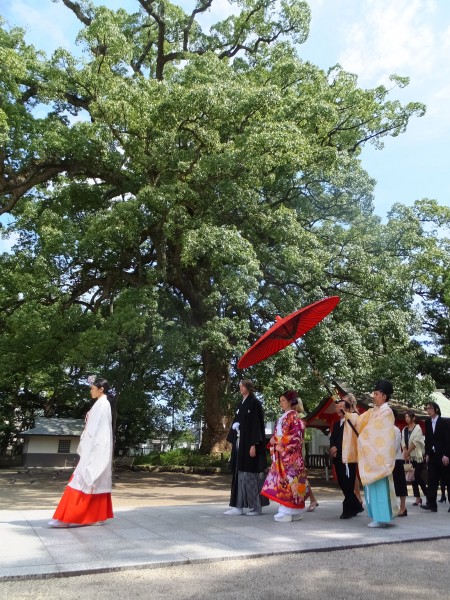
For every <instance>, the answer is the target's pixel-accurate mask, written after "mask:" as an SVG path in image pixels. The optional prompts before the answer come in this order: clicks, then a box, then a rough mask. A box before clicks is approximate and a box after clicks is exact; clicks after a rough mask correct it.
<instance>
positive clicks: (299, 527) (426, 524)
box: [0, 500, 450, 580]
mask: <svg viewBox="0 0 450 600" xmlns="http://www.w3.org/2000/svg"><path fill="white" fill-rule="evenodd" d="M408 504H409V503H408ZM226 508H227V507H226V505H224V504H203V505H198V504H197V505H189V506H159V507H139V508H122V509H118V510H116V511H115V515H116V516H115V518H114V519H112V520H111V521H108V522H107V523H106V524H105V525H102V526H95V527H77V528H70V529H50V528H48V527H47V521H48V520H49V519H50V517H51V514H52V511H49V510H24V511H12V510H8V511H0V539H1V542H2V543H1V545H0V580H1V579H3V580H5V579H11V578H33V577H46V576H58V575H69V574H72V575H75V574H85V573H101V572H107V571H112V570H120V569H127V568H131V567H134V568H136V567H157V566H158V567H160V566H164V565H182V564H190V563H196V562H202V561H208V562H209V561H217V560H227V559H230V558H240V557H247V558H250V557H258V556H264V555H266V556H269V555H274V554H282V553H289V552H314V551H321V550H332V549H346V548H354V547H363V546H368V545H374V544H387V543H393V542H405V541H411V540H414V541H417V540H429V539H438V538H450V514H449V513H448V512H447V508H446V505H444V508H443V509H441V510H440V511H439V512H438V513H437V514H433V513H429V512H428V511H424V510H421V509H420V508H418V507H412V506H409V507H408V512H409V515H408V517H406V518H403V519H396V520H395V525H393V526H391V527H388V528H385V529H369V528H368V527H366V525H367V523H368V522H369V519H368V517H367V516H366V514H365V513H362V514H361V515H359V516H358V517H355V518H353V519H350V520H346V521H343V520H340V519H339V514H340V512H341V502H340V501H337V500H326V501H321V502H320V506H319V507H318V508H317V510H316V511H315V512H313V513H305V515H304V518H303V520H302V521H297V522H292V523H276V522H275V521H274V520H273V515H274V513H275V512H276V506H275V505H273V504H272V505H271V506H270V507H268V508H265V509H264V514H263V515H262V516H256V517H247V516H238V517H230V516H225V515H224V514H223V511H224V510H226Z"/></svg>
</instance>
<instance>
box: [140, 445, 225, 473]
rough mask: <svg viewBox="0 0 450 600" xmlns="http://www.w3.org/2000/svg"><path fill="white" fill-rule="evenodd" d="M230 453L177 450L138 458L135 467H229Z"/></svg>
mask: <svg viewBox="0 0 450 600" xmlns="http://www.w3.org/2000/svg"><path fill="white" fill-rule="evenodd" d="M229 459H230V453H229V452H222V453H216V454H200V452H198V451H195V450H188V449H186V448H177V449H176V450H168V451H167V452H152V453H151V454H146V455H145V456H136V458H135V461H134V464H135V465H149V466H164V467H166V466H167V467H169V466H173V467H175V466H185V467H222V468H224V467H227V465H228V461H229Z"/></svg>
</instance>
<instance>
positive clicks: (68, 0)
mask: <svg viewBox="0 0 450 600" xmlns="http://www.w3.org/2000/svg"><path fill="white" fill-rule="evenodd" d="M62 1H63V4H65V6H67V8H70V10H71V11H72V12H73V13H74V14H75V15H76V17H77V18H78V19H79V20H80V21H81V22H82V23H84V25H86V26H87V27H89V25H90V24H91V23H92V19H91V18H90V17H88V16H87V15H85V14H84V12H83V11H82V9H81V6H80V5H79V4H78V2H71V0H62Z"/></svg>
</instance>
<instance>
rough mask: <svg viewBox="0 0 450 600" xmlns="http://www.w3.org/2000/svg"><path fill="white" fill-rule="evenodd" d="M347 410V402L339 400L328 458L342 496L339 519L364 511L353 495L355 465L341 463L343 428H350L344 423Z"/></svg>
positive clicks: (348, 406)
mask: <svg viewBox="0 0 450 600" xmlns="http://www.w3.org/2000/svg"><path fill="white" fill-rule="evenodd" d="M349 410H350V403H349V402H347V401H345V400H341V402H338V403H336V413H337V414H338V416H339V421H336V423H335V424H334V425H333V429H332V431H331V435H330V456H331V457H332V459H333V465H334V468H335V470H336V477H337V480H338V484H339V487H340V488H341V490H342V492H343V494H344V501H343V502H342V514H341V516H340V518H341V519H351V518H352V517H355V516H356V515H357V514H358V513H360V512H362V511H363V510H364V509H363V507H362V505H361V502H360V501H359V500H358V498H357V497H356V494H355V478H356V463H348V464H345V463H343V462H342V438H343V435H344V427H350V425H349V424H348V423H347V424H346V423H345V419H344V411H346V412H348V411H349Z"/></svg>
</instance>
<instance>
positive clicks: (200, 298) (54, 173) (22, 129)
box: [0, 0, 429, 451]
mask: <svg viewBox="0 0 450 600" xmlns="http://www.w3.org/2000/svg"><path fill="white" fill-rule="evenodd" d="M213 1H214V0H203V1H202V0H198V2H197V4H196V6H195V9H194V10H193V11H192V13H190V14H187V13H186V12H185V11H184V10H182V9H181V8H180V7H179V6H177V5H175V4H172V3H170V2H166V1H164V0H162V1H160V2H158V3H156V2H153V1H151V0H148V1H144V0H140V1H139V2H137V4H136V12H134V13H131V14H130V13H127V12H126V11H124V10H122V9H120V10H118V11H111V10H109V9H108V8H106V7H103V6H101V7H97V6H94V5H93V4H92V3H90V2H87V1H83V2H79V3H75V2H70V1H69V0H63V3H64V4H65V5H66V6H67V8H68V10H71V11H73V12H74V13H75V14H76V16H77V17H78V19H79V21H80V32H79V35H78V41H79V43H80V45H81V48H82V53H81V55H80V56H75V55H73V54H70V53H69V52H67V51H65V50H57V51H56V52H55V53H54V54H53V56H52V57H51V58H46V57H45V56H43V54H42V53H39V52H37V51H36V50H35V49H34V48H32V47H30V46H28V45H27V44H26V43H25V41H24V38H23V32H22V31H21V30H18V29H12V30H9V29H7V28H6V27H3V28H2V29H1V30H0V35H1V36H2V39H1V42H2V43H1V45H0V47H1V49H0V52H1V55H0V74H1V81H0V85H1V87H0V94H1V107H0V144H1V145H0V164H1V167H0V168H1V172H0V214H1V213H7V214H11V215H12V216H13V218H14V222H13V224H12V225H11V226H10V228H9V233H15V234H16V235H17V236H18V241H17V245H16V255H15V257H14V258H11V257H9V256H3V257H2V267H4V268H5V269H6V270H5V271H4V272H5V276H4V277H3V278H2V283H1V303H2V309H3V310H2V317H1V319H2V320H1V323H2V331H3V333H4V338H3V342H2V344H3V346H4V351H5V353H4V357H5V358H3V359H0V360H1V361H2V362H1V365H0V366H1V369H2V371H4V370H5V371H6V372H7V374H8V378H6V381H7V382H9V383H8V385H9V386H10V387H9V389H10V390H15V391H17V390H21V389H29V388H30V389H32V390H36V391H40V392H42V391H43V390H44V389H48V390H50V389H51V391H49V392H48V395H49V396H50V398H51V399H52V402H53V405H52V410H53V412H54V411H56V410H57V403H56V400H58V402H59V401H60V400H59V399H60V398H62V397H63V396H64V394H65V393H66V392H61V388H63V389H67V383H68V382H72V383H73V385H74V386H75V385H76V382H77V381H79V379H80V377H81V376H82V375H83V374H84V373H86V372H87V371H88V370H89V369H91V370H92V369H101V370H102V372H104V373H105V374H107V375H108V376H109V377H111V379H112V380H113V381H114V382H115V383H116V387H117V391H118V394H119V400H120V402H119V407H120V405H122V406H123V407H125V412H124V413H123V414H122V421H121V420H120V418H119V427H120V423H122V426H123V427H122V429H123V444H124V445H126V443H127V442H126V438H127V436H126V434H125V430H128V431H129V426H130V425H128V429H127V428H126V427H125V422H126V421H127V420H128V423H129V421H130V415H131V414H132V412H131V409H132V407H133V406H135V407H139V406H142V407H145V406H146V407H147V409H148V410H147V412H145V410H144V411H143V412H142V411H140V412H139V410H138V411H137V414H138V417H137V418H138V419H139V421H140V422H142V423H143V422H145V421H146V419H151V418H152V417H151V414H149V411H150V413H151V410H150V408H149V407H150V405H151V398H152V397H153V398H156V399H157V398H158V394H160V396H161V395H164V394H165V392H166V390H165V389H162V387H164V385H165V384H164V377H163V376H162V374H163V373H167V372H170V370H171V369H173V370H174V372H176V373H177V376H176V377H175V381H182V382H184V383H183V386H182V387H183V393H184V392H185V391H186V390H188V391H189V393H193V394H195V395H196V400H197V408H198V410H197V415H198V416H199V417H201V418H202V419H204V422H205V424H206V427H205V434H204V436H203V450H205V451H207V450H211V449H220V448H221V447H222V446H223V443H224V432H225V426H226V421H227V417H228V416H229V414H230V404H231V399H232V394H233V392H234V391H235V387H234V383H235V382H236V380H237V378H238V377H239V376H240V375H241V374H240V373H238V372H237V371H236V368H235V361H236V358H237V357H238V356H239V354H240V353H242V352H243V351H244V349H245V348H246V347H247V346H248V344H249V341H252V340H253V339H255V337H256V336H257V335H258V334H259V333H261V331H263V330H264V327H265V326H266V324H267V323H268V322H270V321H273V320H274V317H275V315H276V314H277V313H282V314H285V313H287V312H289V311H290V310H293V309H295V308H298V307H299V306H300V305H303V304H305V303H307V302H309V301H313V300H317V299H318V298H320V297H323V296H325V295H329V294H336V293H337V294H339V295H341V297H342V300H343V301H342V302H341V305H340V307H339V309H338V310H336V311H335V318H334V319H333V322H332V325H331V324H330V326H329V327H320V328H318V329H317V331H313V332H311V334H309V335H308V339H307V341H306V342H305V343H304V346H305V350H307V351H308V352H310V353H311V354H312V355H314V356H315V357H316V360H317V362H318V364H319V366H320V367H321V368H322V370H324V372H325V374H326V375H327V376H328V375H330V376H332V375H335V376H336V375H344V376H345V377H346V378H347V379H349V380H352V381H354V383H355V385H356V386H359V387H361V389H363V388H364V387H366V386H367V384H368V382H369V381H370V380H371V378H372V377H373V376H376V375H381V374H383V375H385V376H386V375H389V376H392V377H393V378H394V379H395V380H396V381H398V382H399V384H400V382H401V375H402V374H403V375H404V373H405V370H406V372H407V373H408V375H410V376H411V379H410V380H408V383H405V384H404V386H406V387H407V388H408V386H409V388H411V387H412V388H414V389H415V391H416V392H417V390H419V392H420V389H422V390H425V389H427V386H429V382H428V380H426V381H425V383H423V382H422V383H420V382H418V381H417V378H416V376H415V375H416V373H415V368H416V365H417V354H418V350H417V347H416V346H414V344H412V343H411V337H410V336H411V334H413V333H415V328H416V327H417V322H416V321H415V315H414V311H413V310H412V306H413V295H414V286H413V285H412V276H411V272H410V269H409V264H408V263H407V260H406V261H405V256H406V253H407V252H409V251H410V250H411V248H412V245H411V244H410V243H409V242H408V239H407V236H406V239H405V238H404V237H402V236H400V237H398V235H397V234H398V231H397V228H396V224H395V222H394V223H393V224H388V225H386V226H384V225H382V224H381V223H380V221H379V220H378V219H377V218H375V217H373V216H372V204H371V200H372V196H371V194H372V189H373V181H372V180H371V179H370V178H369V177H368V175H367V174H366V173H365V172H364V170H363V169H362V168H361V164H360V158H359V156H360V153H361V150H362V148H363V146H364V145H365V144H366V143H375V144H377V145H378V146H382V140H383V137H384V136H387V135H392V136H396V135H398V134H400V133H401V132H403V131H404V130H405V128H406V126H407V124H408V120H409V119H410V118H411V116H413V115H419V116H420V115H421V114H423V111H424V108H423V106H422V105H420V104H417V103H410V104H407V105H406V106H403V105H401V104H400V103H399V102H397V101H393V100H390V98H389V90H388V89H387V88H385V87H384V86H379V87H377V88H374V89H369V90H364V89H361V88H360V87H358V83H357V80H356V77H355V76H353V75H351V74H349V73H346V72H344V71H343V70H342V69H341V68H340V67H338V66H337V67H334V68H332V69H330V70H329V71H328V72H324V71H322V70H321V69H319V68H317V67H316V66H314V65H313V64H311V63H308V62H304V61H302V60H301V58H300V54H301V50H299V48H301V46H300V47H298V44H301V42H302V41H304V40H305V39H306V37H307V35H308V30H309V19H310V12H309V8H308V5H307V3H306V2H301V1H299V0H289V1H288V0H286V1H282V2H274V1H273V0H243V1H240V2H239V3H238V6H239V8H240V12H239V14H236V15H232V16H230V17H228V18H226V19H224V20H223V21H221V22H219V23H216V24H215V25H214V26H212V27H211V29H210V30H209V31H203V30H202V29H201V27H200V25H199V23H198V17H199V16H200V15H201V14H202V13H205V12H206V11H207V10H208V9H209V8H210V6H211V5H212V3H213ZM392 82H393V85H400V86H403V85H405V84H406V83H407V81H406V80H404V79H402V78H400V77H392ZM30 340H31V342H30ZM286 352H287V353H286V354H285V355H283V356H282V357H276V358H275V359H273V360H272V361H269V362H268V363H267V364H264V365H260V366H259V367H257V368H255V369H254V370H253V372H252V374H253V375H254V376H255V377H256V378H257V379H258V381H259V383H260V387H261V389H262V390H266V393H267V394H272V393H276V385H275V383H276V384H277V385H281V383H287V382H289V381H292V384H294V382H296V383H297V384H298V385H300V384H301V385H302V386H303V385H305V388H306V389H305V393H306V396H307V397H308V395H309V397H310V398H312V397H313V396H315V397H316V398H317V393H318V389H317V387H316V386H315V384H314V383H308V382H309V372H308V369H307V367H305V365H304V364H303V363H300V364H299V363H298V362H297V361H294V360H293V359H292V351H289V350H288V351H286ZM280 361H281V362H280ZM278 364H280V365H281V366H282V369H283V372H282V374H281V375H280V374H278V373H277V368H276V365H278ZM58 378H59V383H58V385H56V381H57V379H58ZM63 383H65V384H66V386H64V385H62V384H63ZM45 386H47V388H46V387H45ZM421 386H422V388H421ZM172 388H173V390H174V392H173V393H174V394H177V393H178V394H179V393H180V387H179V386H178V385H173V386H172ZM416 388H417V389H416ZM401 389H402V385H401V384H400V387H399V390H400V392H401ZM77 390H78V391H77V393H78V394H80V392H79V388H77ZM200 394H201V397H200ZM69 405H70V402H69V401H68V402H67V403H66V406H69ZM176 405H177V404H176V403H174V404H173V406H176ZM49 412H52V411H51V410H50V411H49ZM119 417H120V415H119ZM142 427H143V430H142V431H141V433H140V434H139V433H138V434H133V435H135V437H136V436H137V437H141V438H142V439H144V438H145V435H146V434H147V433H148V429H147V428H145V427H144V426H143V425H142Z"/></svg>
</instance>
